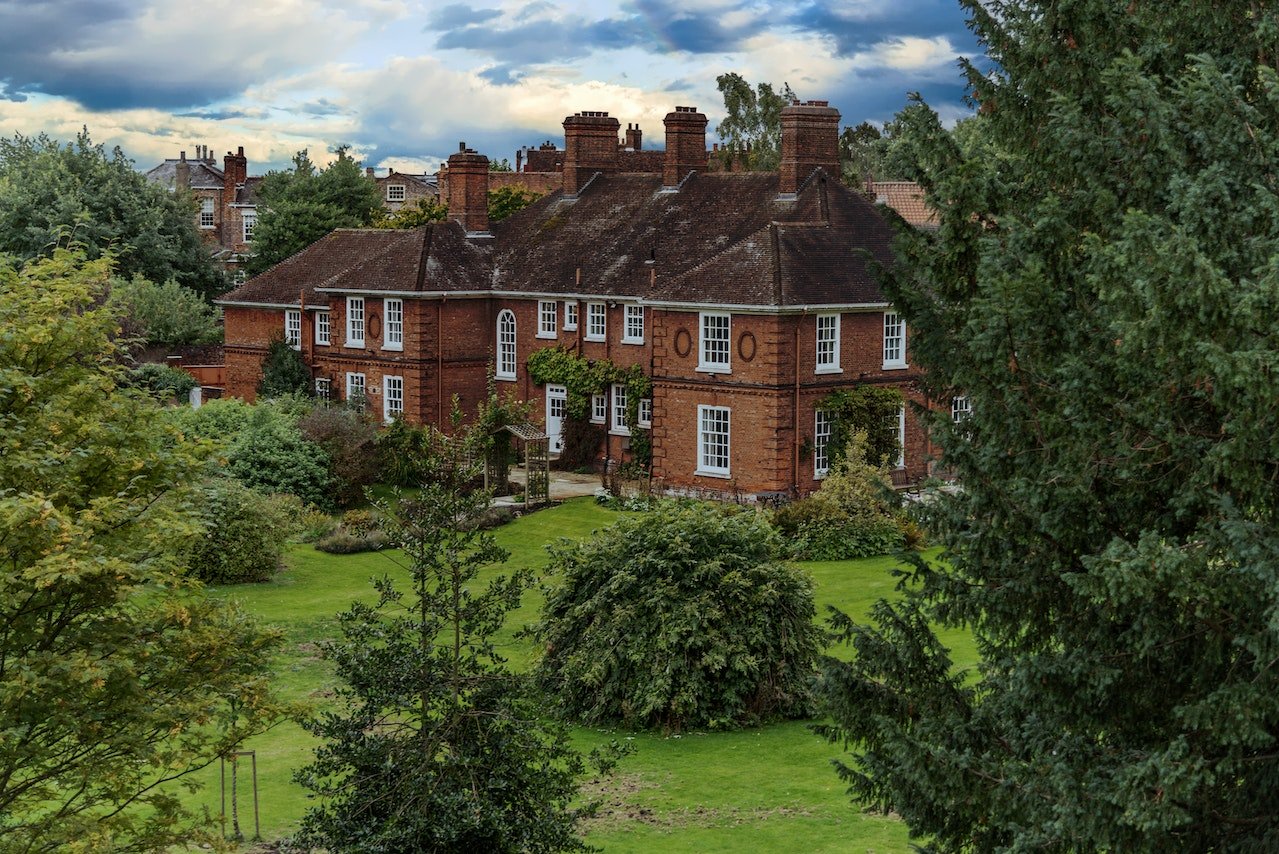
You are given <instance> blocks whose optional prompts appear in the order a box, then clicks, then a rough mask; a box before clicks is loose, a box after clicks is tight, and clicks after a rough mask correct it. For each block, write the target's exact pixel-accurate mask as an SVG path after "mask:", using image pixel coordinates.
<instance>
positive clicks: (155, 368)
mask: <svg viewBox="0 0 1279 854" xmlns="http://www.w3.org/2000/svg"><path fill="white" fill-rule="evenodd" d="M129 384H130V385H132V386H135V387H137V388H142V389H146V390H147V391H149V392H151V393H152V394H153V395H155V396H156V397H157V398H159V399H160V400H161V401H164V402H165V403H168V402H171V401H177V402H178V403H186V402H187V396H188V395H190V393H191V389H193V388H195V386H196V382H195V377H193V376H191V375H190V374H188V373H187V372H186V371H184V370H181V369H180V368H174V367H172V366H170V365H161V364H158V363H156V362H147V363H146V364H143V365H138V366H137V367H136V368H134V369H133V370H131V371H129Z"/></svg>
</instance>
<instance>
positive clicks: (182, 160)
mask: <svg viewBox="0 0 1279 854" xmlns="http://www.w3.org/2000/svg"><path fill="white" fill-rule="evenodd" d="M173 186H174V189H180V190H189V189H191V164H190V163H187V153H186V152H185V151H183V152H181V153H180V154H179V155H178V165H177V166H174V167H173Z"/></svg>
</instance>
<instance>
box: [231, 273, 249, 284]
mask: <svg viewBox="0 0 1279 854" xmlns="http://www.w3.org/2000/svg"><path fill="white" fill-rule="evenodd" d="M248 280H249V271H248V270H236V271H235V272H234V273H232V274H231V281H233V282H235V283H236V284H237V285H242V284H244V283H245V282H247V281H248Z"/></svg>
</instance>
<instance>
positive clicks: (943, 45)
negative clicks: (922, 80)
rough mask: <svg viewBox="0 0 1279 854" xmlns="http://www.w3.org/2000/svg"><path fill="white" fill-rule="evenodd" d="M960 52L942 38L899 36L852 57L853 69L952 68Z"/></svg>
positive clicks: (909, 70) (923, 69) (946, 39)
mask: <svg viewBox="0 0 1279 854" xmlns="http://www.w3.org/2000/svg"><path fill="white" fill-rule="evenodd" d="M958 57H959V52H958V51H956V50H955V48H954V46H953V45H952V44H951V43H950V39H948V38H946V37H945V36H937V37H935V38H931V39H924V38H918V37H916V36H899V37H896V38H891V39H885V40H884V41H881V42H879V43H877V44H876V45H875V46H874V47H872V48H871V49H870V50H867V51H863V52H861V53H858V54H856V55H855V56H854V57H853V60H852V64H853V67H854V68H858V69H862V70H873V69H877V68H890V69H892V70H894V71H908V72H916V73H918V72H921V71H930V70H938V69H941V68H947V69H953V68H954V64H955V60H956V59H957V58H958Z"/></svg>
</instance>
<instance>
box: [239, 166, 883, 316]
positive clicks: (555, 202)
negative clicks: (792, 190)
mask: <svg viewBox="0 0 1279 854" xmlns="http://www.w3.org/2000/svg"><path fill="white" fill-rule="evenodd" d="M492 232H493V237H492V238H480V239H475V238H469V239H468V238H467V237H466V236H465V235H464V233H463V231H462V228H461V226H460V225H458V224H457V223H456V222H452V221H450V222H447V223H436V224H433V225H430V226H425V227H423V228H419V229H414V230H412V231H380V230H374V229H347V230H340V231H336V232H334V233H333V234H331V235H329V236H328V237H325V238H323V239H322V240H320V241H318V242H316V243H315V244H313V245H312V246H310V247H309V248H307V249H306V250H304V251H303V252H301V253H299V254H298V255H295V256H294V257H293V258H290V259H288V260H287V261H284V262H282V263H281V264H278V265H276V266H275V267H273V268H272V269H270V270H268V271H267V272H265V273H263V274H262V275H260V276H258V277H256V278H254V279H251V280H249V281H248V282H246V283H245V284H244V285H242V286H241V287H239V288H237V289H236V290H234V291H232V292H230V293H229V294H227V295H226V296H225V297H224V299H225V300H228V301H232V302H236V301H248V302H274V303H285V302H287V303H293V302H296V301H297V299H298V294H299V291H306V293H307V299H308V300H310V299H312V297H313V295H314V294H315V292H316V288H325V289H328V288H332V289H337V290H371V291H378V290H390V291H471V292H474V291H484V290H490V289H491V290H493V291H494V292H495V293H580V294H587V295H590V294H598V295H600V296H611V297H638V298H645V299H652V300H658V301H665V302H676V303H700V304H717V305H768V306H798V305H830V304H842V305H848V304H867V303H878V302H883V301H884V298H883V295H882V294H881V293H880V291H879V288H878V286H877V285H876V284H875V281H874V278H873V276H872V274H871V271H870V264H871V261H872V260H873V261H877V262H879V263H884V264H888V263H891V260H892V253H891V251H890V244H891V241H892V239H893V236H894V233H893V230H892V228H891V226H889V225H888V224H887V223H886V222H885V221H884V220H883V218H882V217H881V216H880V214H879V213H878V212H877V211H876V210H875V206H874V204H872V203H871V202H870V201H869V200H868V199H867V198H866V197H865V196H864V195H863V194H862V193H859V192H854V191H852V190H849V189H848V188H846V187H844V186H843V185H841V184H839V183H838V182H837V181H835V180H833V179H831V178H829V177H827V176H826V175H825V173H823V172H820V171H819V172H817V173H814V175H813V176H812V177H811V178H810V179H809V180H808V181H807V182H805V184H804V185H803V186H802V187H801V188H800V191H799V193H798V194H796V195H795V196H793V197H790V198H786V199H783V198H779V197H778V177H777V175H776V174H772V173H717V174H712V175H704V174H700V173H696V172H695V173H693V174H692V175H690V176H689V177H688V178H687V179H686V180H685V181H684V182H683V184H682V185H681V186H680V188H679V190H678V192H664V191H663V188H662V178H661V176H660V175H637V174H626V175H597V176H596V177H595V178H594V179H593V180H592V181H591V182H590V183H589V184H588V185H587V186H586V187H584V188H583V190H582V191H581V193H579V195H578V197H577V198H575V199H573V198H568V197H565V196H564V195H563V194H562V193H558V192H557V193H552V194H551V195H549V196H545V197H543V198H542V199H539V200H538V201H536V202H534V203H533V204H532V205H530V206H529V207H527V208H525V209H524V210H522V211H520V212H518V213H516V214H515V215H514V216H512V217H510V218H508V219H506V220H503V221H502V222H499V223H494V224H493V226H492ZM579 270H580V273H581V277H580V282H579V280H578V272H579Z"/></svg>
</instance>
